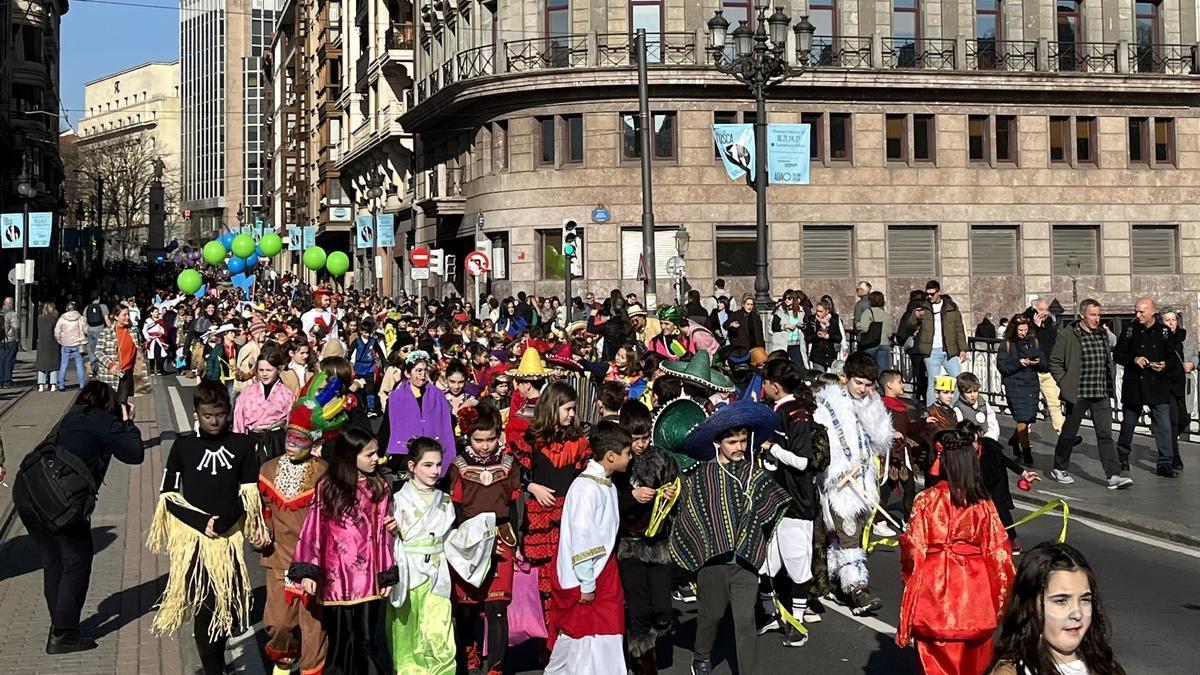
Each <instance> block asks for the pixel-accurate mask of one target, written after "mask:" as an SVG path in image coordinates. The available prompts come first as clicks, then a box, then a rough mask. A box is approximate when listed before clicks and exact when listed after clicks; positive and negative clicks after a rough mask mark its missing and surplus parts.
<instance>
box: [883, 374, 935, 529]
mask: <svg viewBox="0 0 1200 675" xmlns="http://www.w3.org/2000/svg"><path fill="white" fill-rule="evenodd" d="M879 389H880V391H882V392H883V396H882V400H883V407H885V408H887V411H888V414H890V415H891V417H892V427H893V428H895V430H896V431H897V432H898V433H899V434H900V437H899V438H896V439H895V440H894V441H892V451H891V456H890V457H889V458H888V462H887V465H888V471H887V475H886V476H884V480H883V487H882V488H881V489H880V491H879V508H881V509H882V508H887V505H888V502H889V501H890V500H891V496H892V493H893V492H895V491H896V489H897V488H898V489H899V490H900V500H901V503H902V504H903V506H904V517H905V518H906V519H907V518H908V514H909V513H911V512H912V503H913V498H915V497H916V496H917V476H918V474H919V473H920V472H921V471H922V470H923V467H924V466H925V460H924V456H925V454H926V453H925V452H924V448H925V447H926V446H925V445H924V443H923V442H922V439H923V438H925V437H926V436H928V432H927V428H926V425H925V422H924V421H923V420H921V419H919V414H920V411H918V410H917V407H916V405H915V404H914V403H913V402H912V401H911V400H909V399H906V398H904V381H903V380H902V379H901V377H900V371H898V370H885V371H883V372H882V373H880V374H879ZM875 527H876V528H878V529H877V530H876V532H875V534H877V535H878V536H881V537H894V536H895V535H896V533H895V532H894V531H892V529H891V528H890V527H887V521H885V520H877V521H876V523H875Z"/></svg>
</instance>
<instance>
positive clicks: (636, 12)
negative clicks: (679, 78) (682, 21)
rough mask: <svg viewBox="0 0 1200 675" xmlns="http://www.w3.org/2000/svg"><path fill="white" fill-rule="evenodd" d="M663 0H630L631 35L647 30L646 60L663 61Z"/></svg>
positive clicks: (648, 61)
mask: <svg viewBox="0 0 1200 675" xmlns="http://www.w3.org/2000/svg"><path fill="white" fill-rule="evenodd" d="M662 26H663V8H662V0H629V35H630V37H631V38H632V37H633V36H635V35H637V31H638V29H639V28H644V29H645V30H646V62H647V63H662V57H663V54H662Z"/></svg>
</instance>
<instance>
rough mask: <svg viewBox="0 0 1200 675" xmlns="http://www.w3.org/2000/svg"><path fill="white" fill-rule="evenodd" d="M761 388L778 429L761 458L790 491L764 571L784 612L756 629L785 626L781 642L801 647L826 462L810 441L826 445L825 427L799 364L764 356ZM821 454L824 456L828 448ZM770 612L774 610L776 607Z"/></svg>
mask: <svg viewBox="0 0 1200 675" xmlns="http://www.w3.org/2000/svg"><path fill="white" fill-rule="evenodd" d="M763 394H764V396H765V397H766V399H767V400H768V401H771V402H772V403H773V404H774V406H775V416H776V417H777V418H778V422H779V430H778V431H777V432H776V433H775V435H774V436H773V437H770V438H767V439H765V440H764V442H763V444H762V450H763V455H762V457H763V464H764V465H765V466H766V467H767V469H768V470H769V471H770V473H771V474H772V475H773V476H774V477H775V480H776V482H778V483H779V486H780V487H781V488H783V490H784V491H786V492H787V494H788V496H790V497H791V502H790V503H789V504H788V506H787V510H786V512H785V515H784V516H783V518H782V519H780V521H779V527H778V529H776V530H775V533H774V535H773V536H772V537H771V539H770V542H769V543H768V548H767V561H766V567H765V568H764V569H763V572H764V573H765V574H766V576H767V577H768V578H771V579H772V580H773V582H774V587H775V595H776V598H777V599H778V602H779V606H781V607H783V609H784V610H786V611H787V613H788V616H784V617H782V618H776V619H775V620H773V621H771V622H770V623H768V624H767V625H766V626H764V629H763V630H760V634H761V633H763V632H767V631H770V630H774V629H776V628H779V629H782V630H783V646H785V647H802V646H804V643H805V642H807V641H808V634H807V633H805V632H802V631H801V628H800V625H799V624H800V622H802V621H803V620H804V615H805V613H806V612H807V610H808V595H809V585H810V584H809V582H810V580H811V579H812V555H813V521H815V520H816V518H817V510H818V508H819V503H818V500H817V474H819V473H820V472H821V471H823V470H825V469H826V468H827V466H828V463H827V462H826V463H825V464H818V463H817V462H816V461H815V454H814V450H813V448H814V446H825V448H828V446H829V439H828V436H826V434H825V428H824V427H822V426H820V425H819V424H814V423H813V412H814V410H815V409H816V404H815V403H814V401H813V397H812V393H811V392H810V391H809V390H808V388H807V387H805V386H804V374H803V373H802V372H801V370H800V364H798V363H796V362H794V361H789V360H787V359H774V360H771V361H768V362H767V364H766V367H765V368H764V369H763ZM817 454H821V455H822V456H823V457H827V456H828V451H827V450H826V451H825V452H823V453H817ZM771 609H772V611H771V612H770V613H769V614H768V616H770V615H774V614H775V613H776V612H774V611H773V610H774V607H772V608H771Z"/></svg>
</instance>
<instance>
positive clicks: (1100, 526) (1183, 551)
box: [1016, 504, 1200, 558]
mask: <svg viewBox="0 0 1200 675" xmlns="http://www.w3.org/2000/svg"><path fill="white" fill-rule="evenodd" d="M1016 506H1017V508H1018V509H1021V510H1022V511H1033V510H1035V509H1033V508H1031V507H1028V506H1025V505H1024V504H1017V505H1016ZM1071 522H1073V523H1079V524H1080V525H1086V526H1088V527H1090V528H1092V529H1093V530H1097V531H1099V532H1103V533H1105V534H1111V535H1113V536H1115V537H1121V538H1123V539H1129V540H1131V541H1136V542H1138V543H1139V544H1146V545H1147V546H1153V547H1155V548H1160V549H1162V550H1164V551H1171V552H1172V553H1178V554H1180V555H1186V556H1189V557H1192V558H1200V549H1195V548H1192V547H1190V546H1185V545H1183V544H1177V543H1175V542H1173V541H1167V540H1165V539H1156V538H1154V537H1150V536H1147V535H1144V534H1141V533H1140V532H1134V531H1133V530H1127V529H1125V528H1123V527H1117V526H1116V525H1109V524H1107V523H1100V522H1096V521H1094V520H1089V519H1087V518H1081V517H1079V516H1076V515H1072V516H1071Z"/></svg>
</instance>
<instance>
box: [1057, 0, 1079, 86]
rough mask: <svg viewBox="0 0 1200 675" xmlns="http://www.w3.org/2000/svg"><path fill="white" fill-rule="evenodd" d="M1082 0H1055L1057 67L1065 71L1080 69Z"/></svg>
mask: <svg viewBox="0 0 1200 675" xmlns="http://www.w3.org/2000/svg"><path fill="white" fill-rule="evenodd" d="M1082 4H1083V3H1082V0H1056V2H1055V8H1056V16H1057V24H1058V69H1059V70H1061V71H1065V72H1070V71H1073V70H1082V69H1083V66H1084V64H1085V62H1084V60H1083V58H1081V57H1082V56H1083V46H1082V44H1081V43H1082V42H1083V8H1082Z"/></svg>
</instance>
